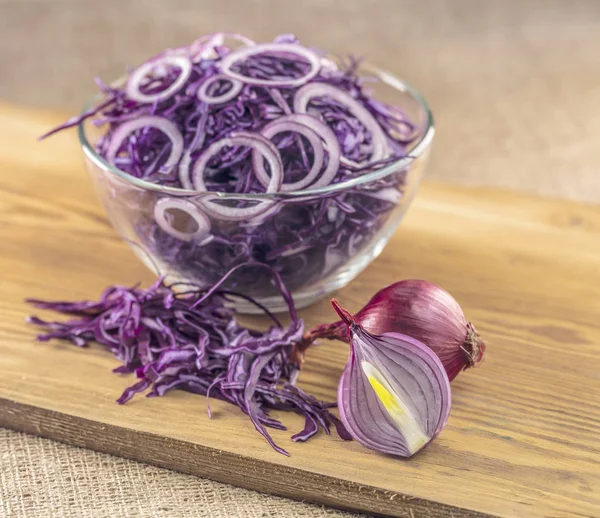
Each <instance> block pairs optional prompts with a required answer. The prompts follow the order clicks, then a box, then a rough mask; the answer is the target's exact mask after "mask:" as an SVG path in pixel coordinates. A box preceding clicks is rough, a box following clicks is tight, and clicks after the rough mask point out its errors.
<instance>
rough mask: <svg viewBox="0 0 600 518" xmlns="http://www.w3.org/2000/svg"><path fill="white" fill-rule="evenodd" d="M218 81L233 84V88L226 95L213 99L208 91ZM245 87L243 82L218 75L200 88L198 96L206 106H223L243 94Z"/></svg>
mask: <svg viewBox="0 0 600 518" xmlns="http://www.w3.org/2000/svg"><path fill="white" fill-rule="evenodd" d="M216 81H228V82H229V83H231V88H230V89H229V90H227V92H225V93H224V94H221V95H218V96H217V97H211V96H209V95H208V91H207V90H208V88H209V87H210V86H211V85H212V84H214V83H215V82H216ZM243 87H244V84H243V83H242V82H241V81H238V80H237V79H233V78H231V77H227V76H225V75H223V74H217V75H214V76H212V77H210V78H209V79H207V80H206V81H204V83H202V86H200V88H199V89H198V94H197V96H198V99H199V100H200V101H204V102H205V103H206V104H221V103H226V102H227V101H231V99H233V98H235V97H236V96H237V95H238V94H239V93H240V92H241V90H242V88H243Z"/></svg>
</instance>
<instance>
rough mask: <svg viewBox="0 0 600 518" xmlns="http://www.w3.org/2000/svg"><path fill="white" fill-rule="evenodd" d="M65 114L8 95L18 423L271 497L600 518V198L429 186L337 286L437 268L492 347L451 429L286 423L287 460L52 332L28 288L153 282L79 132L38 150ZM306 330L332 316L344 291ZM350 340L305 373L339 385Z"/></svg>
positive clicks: (313, 383) (8, 218) (12, 383)
mask: <svg viewBox="0 0 600 518" xmlns="http://www.w3.org/2000/svg"><path fill="white" fill-rule="evenodd" d="M58 120H59V118H57V115H56V114H51V113H41V112H38V111H33V110H25V109H18V108H14V107H10V106H6V105H4V106H2V105H0V142H2V146H0V168H1V173H0V212H1V213H2V219H1V224H0V272H2V273H1V274H0V275H1V276H0V426H5V427H9V428H12V429H15V430H21V431H24V432H27V433H32V434H36V435H40V436H44V437H50V438H53V439H57V440H60V441H64V442H67V443H70V444H74V445H77V446H83V447H87V448H91V449H94V450H98V451H102V452H108V453H112V454H114V455H120V456H124V457H129V458H132V459H136V460H140V461H143V462H147V463H150V464H155V465H158V466H164V467H168V468H172V469H175V470H178V471H182V472H185V473H192V474H195V475H198V476H202V477H209V478H212V479H215V480H218V481H222V482H228V483H232V484H236V485H239V486H244V487H247V488H251V489H256V490H259V491H264V492H269V493H274V494H278V495H283V496H287V497H291V498H296V499H301V500H308V501H313V502H319V503H323V504H328V505H332V506H338V507H343V508H348V509H357V510H363V511H370V512H378V513H385V514H390V515H395V516H406V517H411V518H413V517H418V516H428V517H429V516H431V517H434V516H444V517H450V516H454V517H459V516H482V515H493V516H514V517H519V518H520V517H525V516H527V517H531V516H533V517H537V516H540V517H541V516H551V517H560V516H586V517H588V516H600V296H599V295H600V288H599V286H600V208H598V207H590V206H583V205H577V204H573V203H567V202H561V201H551V200H543V199H536V198H532V197H527V196H522V195H518V194H514V193H508V192H497V191H492V190H467V189H459V188H451V187H447V186H441V185H432V184H428V185H425V186H424V187H423V189H422V190H421V192H420V193H419V195H418V196H417V199H416V201H415V203H414V206H413V207H412V208H411V209H410V210H409V212H408V216H407V217H406V219H405V221H404V222H403V224H402V225H401V227H400V229H399V230H398V232H397V233H396V235H395V236H394V237H393V239H392V241H391V242H390V244H389V245H388V246H387V248H386V249H385V251H384V252H383V253H382V254H381V256H380V257H379V258H378V259H377V260H376V261H375V262H374V263H373V264H372V265H371V267H369V268H368V270H367V271H365V272H364V273H363V274H362V275H361V276H360V277H359V278H358V279H356V280H355V281H354V282H353V283H352V285H351V286H349V287H347V288H345V289H343V290H340V291H339V293H338V294H337V295H336V296H337V298H338V299H339V300H340V301H342V302H343V303H344V304H345V305H346V306H347V307H348V308H349V309H351V310H356V309H358V308H359V307H360V306H362V304H363V303H364V302H365V301H366V300H367V299H368V298H369V297H370V296H371V294H373V293H374V292H375V291H376V290H377V289H378V288H379V287H383V286H385V285H387V284H389V283H391V282H393V281H397V280H399V279H402V278H425V279H428V280H430V281H433V282H436V283H439V284H441V285H442V286H444V287H445V288H447V289H448V290H449V291H450V292H452V293H453V294H454V295H455V296H456V297H457V299H458V300H459V301H460V302H461V304H462V305H463V306H464V308H465V311H466V313H467V315H468V317H469V318H470V319H471V320H472V321H473V322H474V323H475V325H476V326H477V328H478V329H479V331H480V332H481V334H482V335H483V337H484V338H486V340H487V342H488V356H487V359H486V361H485V362H484V364H483V366H482V367H481V368H480V369H477V370H472V371H469V372H465V373H463V374H461V375H460V376H459V377H458V378H457V380H456V381H455V382H454V383H453V385H452V387H453V407H452V414H451V417H450V421H449V424H448V426H447V428H446V429H445V430H444V431H443V433H442V434H441V435H440V436H439V437H438V439H437V440H436V441H435V442H434V443H433V444H432V445H430V447H428V448H427V449H426V450H425V451H424V452H422V453H421V454H419V455H418V456H416V457H415V458H413V459H410V460H397V459H393V458H389V457H386V456H383V455H379V454H376V453H374V452H371V451H368V450H366V449H365V448H363V447H362V446H360V445H359V444H357V443H355V442H351V443H346V442H343V441H341V440H340V439H339V438H338V437H336V436H335V435H332V436H326V435H324V434H323V433H321V434H320V435H318V436H317V437H316V438H315V439H313V440H311V441H309V442H308V443H305V444H294V443H292V442H290V441H289V437H290V435H291V434H292V433H293V432H295V431H297V430H299V429H300V428H301V427H302V422H301V419H300V418H299V417H297V416H295V415H283V416H280V417H281V418H282V420H283V421H284V423H285V424H287V425H288V426H289V429H290V431H289V432H280V431H273V432H272V434H273V436H274V438H275V439H276V441H278V442H279V443H280V444H281V445H283V446H285V448H287V449H288V450H289V451H290V453H291V456H290V457H289V458H286V457H283V456H281V455H278V454H277V453H275V452H274V451H273V450H271V448H270V447H269V446H268V445H267V444H266V443H265V441H264V440H263V439H262V437H261V436H259V435H258V434H257V433H256V432H255V430H254V428H253V426H252V424H251V423H250V421H249V420H248V419H247V418H246V417H245V416H243V415H242V414H241V412H240V411H239V410H238V409H237V408H234V407H232V406H229V405H227V404H226V403H221V402H218V401H214V402H213V403H212V405H213V412H214V417H213V420H212V421H211V420H209V419H208V417H207V416H206V412H205V401H204V398H201V397H197V396H194V395H191V394H187V393H183V392H178V393H171V394H169V395H168V396H167V397H164V398H154V399H145V398H143V397H137V398H135V399H134V400H133V401H132V402H131V403H129V404H127V405H125V406H118V405H116V404H115V403H114V400H115V398H116V397H118V396H119V395H120V393H121V391H122V389H123V388H124V387H125V386H127V385H129V384H130V383H131V381H132V380H131V378H130V377H127V376H118V375H115V374H112V373H111V369H112V368H113V367H115V366H116V365H117V361H116V360H115V359H113V358H112V357H111V356H110V355H108V354H107V353H105V352H103V351H102V350H101V349H100V348H99V347H92V348H90V349H88V350H81V349H77V348H75V347H73V346H71V345H68V344H65V343H60V342H51V343H36V342H34V341H33V336H34V334H35V332H36V329H35V328H33V327H31V326H29V325H27V324H26V323H25V316H26V315H27V314H29V313H30V312H31V309H30V308H29V307H27V306H26V305H25V304H24V303H23V302H22V299H23V298H24V297H26V296H30V297H37V298H49V299H55V298H60V299H80V298H95V297H97V295H98V294H99V293H100V291H101V290H102V289H103V288H104V287H105V286H106V285H108V284H112V283H123V284H127V285H131V284H133V283H134V282H136V281H139V280H141V281H143V282H145V283H149V282H150V281H151V276H150V274H149V272H147V271H146V270H145V268H143V267H142V266H141V265H140V263H139V262H138V261H137V260H136V259H135V258H134V257H133V255H132V253H131V252H130V251H129V250H128V248H127V247H126V246H125V245H124V244H123V243H122V242H121V241H120V239H119V238H118V237H117V235H116V233H115V232H114V231H113V230H112V228H111V227H110V226H109V224H108V223H107V221H106V219H105V217H104V214H103V213H102V210H101V209H100V208H99V205H98V204H97V202H96V200H95V198H94V195H93V193H92V189H91V185H90V183H89V181H88V179H87V178H86V176H85V174H84V171H83V166H82V165H81V157H80V154H79V150H78V148H77V144H76V141H75V137H74V135H59V136H57V137H56V138H53V139H51V140H49V141H47V142H43V143H39V144H38V143H36V142H35V137H36V136H37V135H39V134H40V133H42V132H43V131H44V130H45V129H46V128H47V127H49V126H51V125H52V124H54V123H56V122H57V121H58ZM301 313H302V316H303V317H304V318H305V319H306V321H307V324H308V325H309V326H310V325H314V324H316V323H322V322H324V321H329V320H331V319H333V318H334V315H333V313H332V310H331V309H330V307H329V305H328V302H327V301H321V302H319V303H317V304H315V305H314V306H313V307H311V308H310V309H307V310H305V311H302V312H301ZM346 355H347V351H346V348H345V347H344V346H343V345H342V344H336V343H328V344H327V345H324V346H323V347H319V348H314V349H313V350H312V351H311V353H310V354H309V357H308V361H307V364H306V369H305V371H303V373H302V375H301V385H302V386H303V387H304V388H305V389H306V390H307V391H309V392H311V393H313V394H315V395H316V396H317V397H319V398H323V399H328V400H331V399H333V398H334V397H335V389H336V383H337V380H338V377H339V375H340V373H341V370H342V367H343V365H344V362H345V359H346Z"/></svg>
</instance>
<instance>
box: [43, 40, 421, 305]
mask: <svg viewBox="0 0 600 518" xmlns="http://www.w3.org/2000/svg"><path fill="white" fill-rule="evenodd" d="M234 38H235V39H237V40H239V41H242V42H243V43H244V44H246V45H248V46H249V47H251V46H252V44H253V42H249V41H248V40H247V39H245V38H243V37H241V36H234ZM275 43H276V44H285V45H293V46H295V47H296V48H300V49H305V48H304V47H301V45H300V44H299V42H298V40H297V39H296V38H295V37H294V36H293V35H289V34H288V35H282V36H279V37H278V38H276V39H275ZM305 50H309V49H305ZM232 52H235V50H234V49H233V48H232V47H227V46H225V45H224V44H223V42H222V41H221V39H219V38H216V37H215V36H214V35H209V36H207V37H204V38H200V39H199V40H197V41H196V42H193V43H192V44H191V45H189V46H187V47H182V48H179V49H174V50H170V51H165V53H162V54H161V55H159V56H156V57H154V58H152V59H151V60H149V61H148V62H147V64H148V63H149V64H152V63H155V66H154V67H153V68H152V67H150V68H149V70H150V73H149V74H148V75H147V76H146V77H145V78H144V79H143V80H140V81H139V83H136V84H135V86H136V88H138V91H137V93H136V95H134V96H133V97H134V98H132V94H131V93H129V94H128V86H129V87H131V81H132V76H133V74H134V73H135V71H133V72H132V73H130V74H129V79H128V81H129V82H128V84H126V85H124V86H123V87H122V88H119V87H111V86H107V85H105V84H104V83H102V82H101V81H98V85H99V87H100V89H101V92H102V93H103V95H104V100H103V101H102V102H101V104H99V105H98V106H96V107H95V108H93V109H91V110H89V111H87V112H85V113H84V114H82V115H81V116H79V117H75V118H73V119H70V120H69V121H67V122H66V123H65V124H64V125H62V126H60V127H59V128H57V129H55V130H53V131H51V132H50V133H53V132H54V131H58V130H60V129H64V128H66V127H70V126H74V125H76V124H79V123H81V122H82V120H84V119H87V118H89V117H95V119H94V121H93V122H94V124H96V125H102V126H104V127H105V128H106V132H105V133H104V135H103V136H102V137H101V138H100V140H99V141H98V142H97V143H96V147H97V151H98V153H99V154H100V155H101V156H103V157H104V158H106V159H109V160H110V157H109V155H110V147H111V143H112V144H115V141H117V140H119V142H121V141H120V139H118V138H117V137H118V132H119V130H120V129H122V128H123V125H124V124H127V123H129V122H131V121H134V120H137V119H139V118H140V117H147V116H153V117H155V116H156V117H160V118H161V119H164V120H166V121H168V122H169V123H172V124H173V125H174V126H175V127H176V129H177V131H178V133H179V134H180V137H181V139H182V143H183V144H182V151H181V153H179V152H178V150H175V151H177V152H175V153H174V154H175V155H176V156H175V158H173V157H172V156H171V155H172V153H173V152H174V148H175V147H176V144H175V143H174V142H173V140H172V139H170V138H168V137H167V136H166V135H165V133H164V132H163V131H161V130H160V129H157V128H154V127H145V128H141V129H138V130H136V131H133V132H131V134H129V135H128V136H127V137H126V138H124V139H123V140H122V142H121V143H120V144H119V142H117V144H119V145H118V146H116V149H114V150H113V152H114V153H113V154H114V158H113V159H112V162H113V164H114V165H115V166H117V167H118V168H119V169H121V170H122V171H125V172H126V173H128V174H129V175H131V176H133V177H136V178H141V179H144V180H146V181H149V182H153V183H156V184H159V185H162V186H170V187H179V188H181V187H185V186H184V185H183V184H182V181H181V167H182V160H184V158H183V157H185V153H186V152H189V153H190V162H189V167H190V168H192V167H193V165H194V163H195V162H196V161H197V160H198V158H199V157H200V156H202V155H203V153H204V152H205V151H206V150H207V149H208V148H209V147H210V146H211V145H212V144H215V143H217V142H219V141H221V140H222V139H225V138H228V137H229V136H231V135H234V134H236V133H239V132H240V131H242V132H251V133H253V134H258V133H260V131H261V130H262V129H263V128H264V127H265V125H267V124H268V123H270V122H271V121H276V120H278V119H280V118H281V117H283V116H285V115H286V114H290V113H293V112H294V102H295V99H296V96H297V94H298V91H299V89H300V87H299V86H292V87H290V86H286V81H290V80H297V79H300V80H301V78H302V77H304V76H305V75H307V74H310V73H311V70H312V66H313V65H311V63H309V61H307V60H306V59H304V58H303V57H302V56H301V55H296V54H289V53H281V52H280V53H277V52H275V53H273V52H264V53H261V54H257V55H249V56H248V57H246V58H245V59H241V60H239V62H236V63H234V64H233V65H232V66H231V68H230V71H229V72H227V71H226V70H224V69H223V68H224V67H223V60H224V59H226V58H227V56H228V55H230V54H231V53H232ZM310 52H313V53H314V54H315V56H317V58H318V60H319V65H318V67H317V68H318V71H317V72H316V75H314V76H313V77H310V79H308V80H307V81H306V84H305V85H303V86H306V85H327V86H330V87H335V88H336V89H337V90H339V91H340V92H343V94H347V95H349V96H350V97H351V98H352V99H353V100H354V101H356V102H357V103H359V104H360V106H362V107H363V108H364V109H366V110H367V112H368V113H369V114H370V116H372V117H373V118H374V120H375V121H376V123H377V125H378V126H379V128H380V129H381V130H382V131H383V135H384V140H385V142H384V143H382V142H379V144H378V142H376V140H377V139H376V138H375V136H374V134H373V132H372V131H371V130H370V129H369V128H368V127H367V125H366V124H365V122H364V121H362V120H360V118H358V117H357V116H356V115H355V114H354V113H352V111H351V110H350V109H349V108H348V106H346V105H344V104H343V103H340V102H338V101H337V100H335V99H333V98H330V97H328V96H326V95H325V96H316V97H315V98H313V99H311V101H310V104H309V106H308V108H307V113H308V115H310V116H312V117H314V118H315V119H316V120H317V121H318V122H320V123H323V124H325V125H326V126H327V127H328V128H330V129H331V130H333V132H334V133H335V136H336V138H337V141H338V144H339V153H340V156H341V157H342V158H343V160H342V161H341V162H340V164H339V167H338V168H337V171H336V173H335V176H334V177H333V179H332V180H331V182H330V183H331V184H335V183H339V182H345V181H347V180H349V179H352V178H356V177H358V176H361V175H364V174H367V173H369V172H372V171H374V170H376V169H378V168H380V167H381V166H382V165H384V164H387V163H391V162H394V161H396V160H398V159H399V158H401V157H405V156H406V155H407V151H406V150H407V146H408V145H409V144H410V143H411V142H412V141H414V139H415V138H416V136H417V133H418V130H417V128H416V127H415V126H414V125H413V124H412V123H411V122H410V121H409V120H408V119H407V117H406V115H405V114H404V113H403V112H402V111H401V110H400V109H398V108H396V107H393V106H390V105H387V104H385V103H383V102H380V101H378V100H376V99H374V98H372V97H371V94H370V92H369V89H368V85H369V84H370V82H372V81H374V78H365V77H360V76H359V74H358V72H357V70H358V66H359V60H357V59H354V58H348V59H346V60H340V62H339V63H334V62H333V61H331V60H329V59H327V58H325V53H323V52H321V51H318V50H315V49H310ZM165 56H184V59H187V60H189V63H190V66H191V68H190V69H189V70H188V72H186V75H185V81H184V82H183V84H182V85H181V86H180V87H178V88H176V91H175V92H174V93H173V94H172V95H169V96H168V97H167V98H164V99H162V98H161V99H159V100H156V101H154V102H143V99H144V97H139V96H140V95H141V96H150V98H151V97H152V96H153V95H155V96H156V95H160V94H161V92H167V91H169V88H171V87H173V85H175V86H177V85H176V82H177V81H178V80H179V79H178V78H180V77H182V75H183V73H184V68H185V66H187V65H185V66H184V65H181V66H177V65H176V64H171V65H166V64H165V62H164V59H165ZM173 63H174V62H173ZM147 64H144V65H142V66H146V65H147ZM226 72H227V73H230V74H231V73H234V74H240V75H242V76H244V77H247V78H249V79H248V81H249V82H246V83H243V82H242V83H243V84H240V85H238V86H236V83H235V81H236V80H235V79H234V80H233V81H231V80H228V79H227V77H225V79H223V77H221V76H227V73H226ZM307 77H308V76H307ZM252 80H259V81H267V82H270V84H268V85H256V84H251V82H252ZM278 82H279V84H280V86H278ZM237 87H239V88H240V90H239V93H237V94H235V95H234V96H233V97H232V98H231V99H230V100H227V101H224V102H222V103H216V104H210V103H208V102H205V101H203V100H202V99H201V98H199V96H198V95H199V91H200V90H201V89H202V88H204V92H205V94H206V95H208V96H209V97H210V98H219V97H221V96H225V97H226V96H227V94H228V92H232V91H233V89H236V88H237ZM139 99H142V101H140V100H139ZM50 133H49V134H50ZM271 140H272V142H273V144H274V145H275V146H276V148H277V151H278V152H279V155H280V157H281V162H282V165H283V182H284V183H292V182H297V181H298V180H301V179H302V178H303V177H305V176H306V175H307V171H308V170H309V169H310V166H311V164H313V162H314V160H315V152H314V149H313V147H312V146H311V145H310V143H309V142H308V140H307V139H306V138H304V137H302V136H300V135H299V134H298V133H294V132H293V131H289V132H283V133H280V134H278V135H275V136H274V137H273V138H272V139H271ZM377 145H385V148H386V153H385V156H383V157H382V158H378V159H376V160H373V156H375V150H376V148H377ZM111 156H112V155H111ZM174 159H176V160H177V162H176V164H175V166H173V164H171V162H170V160H174ZM334 159H335V160H337V159H338V157H334V156H333V155H332V152H331V150H327V149H326V150H325V158H324V165H323V167H326V166H327V164H328V163H329V161H330V160H334ZM254 173H255V168H254V166H253V161H252V152H251V148H250V147H248V146H241V145H233V146H227V147H224V148H223V149H222V150H221V151H219V152H218V153H216V154H215V155H214V156H213V157H212V158H211V159H210V160H209V161H208V164H207V168H206V170H205V173H204V184H205V187H206V189H207V190H208V191H211V192H224V193H240V194H247V193H259V192H264V191H265V187H264V185H262V184H261V183H260V182H259V181H258V179H257V176H256V174H254ZM405 175H406V171H398V172H397V173H396V174H393V175H389V176H387V177H386V178H384V179H380V180H377V181H373V182H370V183H367V184H363V185H361V186H358V187H354V188H352V189H348V190H345V191H344V192H338V193H335V194H330V195H320V196H311V197H308V196H307V197H306V198H303V199H301V200H285V201H280V202H278V203H277V204H276V205H275V206H274V207H272V208H271V209H270V210H269V211H267V212H265V213H264V214H261V215H259V216H257V217H256V218H248V219H247V220H244V221H239V220H237V221H228V220H227V219H226V218H219V217H216V216H214V215H213V214H209V216H210V223H211V224H210V235H208V236H207V235H202V236H199V237H198V239H189V240H182V239H180V238H179V237H177V236H174V235H173V233H169V232H168V231H166V230H165V228H164V226H161V225H160V224H157V221H156V219H155V218H154V217H152V216H151V215H150V216H149V214H148V212H144V211H143V210H139V209H135V207H147V206H148V205H149V204H150V205H152V206H154V203H155V202H156V199H155V196H156V195H153V196H154V197H152V196H149V195H147V194H146V193H143V192H140V193H139V197H138V198H136V197H135V196H133V195H132V193H128V199H127V201H126V202H124V201H120V202H119V201H118V200H117V201H116V202H115V203H127V204H129V205H130V206H131V210H130V211H129V212H128V216H127V217H128V218H130V219H132V220H133V221H132V224H131V226H132V228H133V229H134V231H135V233H136V234H137V239H138V241H139V244H140V245H141V246H142V247H144V249H145V250H147V252H148V253H149V254H150V255H151V256H152V257H153V260H154V262H155V263H157V264H159V265H161V272H162V273H165V274H167V275H171V274H174V278H177V279H185V280H187V281H190V282H193V283H194V284H198V285H202V286H210V285H212V284H213V283H214V282H216V280H218V279H219V278H220V277H222V276H223V275H224V274H225V273H226V272H227V271H229V270H230V269H231V268H233V267H235V266H236V265H239V264H243V263H248V262H254V263H262V264H266V265H268V266H270V267H271V268H272V269H273V270H275V271H276V272H278V273H279V274H280V275H281V277H282V279H283V281H284V282H285V284H286V286H287V287H288V288H289V289H291V290H295V289H298V288H301V287H304V286H308V285H310V284H313V283H316V282H318V281H320V280H322V279H324V278H325V277H327V276H329V275H332V274H333V273H334V272H335V271H336V270H337V269H338V268H339V267H341V266H342V265H344V264H345V263H346V262H347V261H348V260H349V259H351V258H352V257H354V256H356V255H357V254H359V253H360V252H361V251H362V250H364V249H366V248H368V247H369V246H370V245H372V244H373V238H374V236H375V235H376V233H377V232H378V231H379V230H381V228H382V226H383V225H384V223H385V222H386V221H387V219H388V217H389V215H390V213H391V211H392V210H393V209H394V208H395V207H396V205H397V204H398V203H399V200H400V198H401V196H402V192H403V189H404V184H405ZM309 187H310V185H309V186H308V187H307V188H309ZM382 193H383V194H382ZM234 203H235V202H234ZM201 204H202V200H200V201H199V202H198V205H199V206H201ZM236 206H237V207H245V206H248V202H244V201H240V202H237V204H236ZM136 210H137V212H136ZM171 217H172V216H167V218H171ZM173 217H174V216H173ZM188 220H189V221H187V222H185V221H184V222H181V221H179V223H178V225H179V226H180V227H181V226H183V227H186V225H188V226H189V228H192V227H194V225H195V222H194V221H193V219H192V218H188ZM173 221H174V220H173ZM196 221H197V220H196ZM184 230H185V228H184ZM263 280H264V279H263V278H262V276H257V275H256V273H255V272H252V271H250V270H247V271H245V272H243V273H240V274H239V275H237V276H236V278H235V279H232V280H231V282H232V283H233V281H235V285H234V284H229V287H230V288H232V289H235V290H236V291H240V292H243V293H245V294H247V295H252V296H254V297H265V296H270V295H273V294H275V291H274V289H273V287H272V286H271V285H269V284H268V283H264V282H263Z"/></svg>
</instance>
